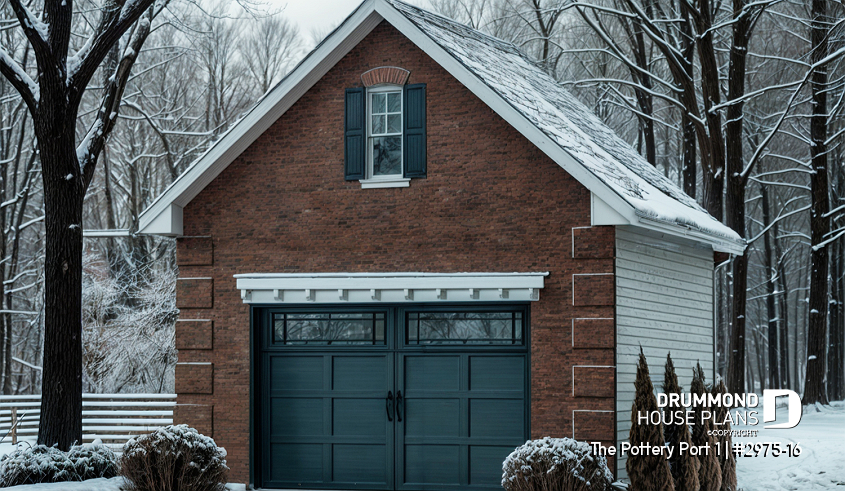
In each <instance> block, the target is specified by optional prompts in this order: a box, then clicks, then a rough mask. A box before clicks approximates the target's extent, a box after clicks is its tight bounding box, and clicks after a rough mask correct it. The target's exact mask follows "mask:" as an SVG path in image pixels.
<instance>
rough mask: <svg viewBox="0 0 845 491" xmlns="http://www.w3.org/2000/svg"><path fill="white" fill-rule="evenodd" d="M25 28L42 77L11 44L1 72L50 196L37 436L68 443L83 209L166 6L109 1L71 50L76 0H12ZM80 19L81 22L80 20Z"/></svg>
mask: <svg viewBox="0 0 845 491" xmlns="http://www.w3.org/2000/svg"><path fill="white" fill-rule="evenodd" d="M9 3H10V5H11V7H12V10H13V11H14V14H15V18H16V20H17V23H18V25H17V29H19V30H20V31H21V32H22V34H23V35H24V36H25V37H26V39H27V41H28V43H29V46H30V47H31V49H32V52H33V55H34V57H35V61H36V76H35V78H33V77H32V76H30V74H29V73H28V71H27V70H26V67H25V66H22V65H21V63H20V62H19V60H16V59H14V58H13V56H12V55H10V54H9V53H8V52H7V51H5V50H0V72H2V73H3V75H4V76H5V77H6V79H7V80H8V81H9V83H10V84H11V85H12V86H13V87H14V88H15V89H16V90H17V91H18V93H19V94H20V96H21V98H22V100H23V101H24V103H25V104H26V106H27V108H28V109H29V112H30V115H31V117H32V119H33V125H34V133H35V136H36V138H37V141H38V151H39V158H40V160H41V171H42V179H43V183H44V199H45V227H46V254H45V327H46V330H45V341H44V350H45V351H44V379H43V398H42V410H41V423H40V428H39V435H38V441H39V443H44V444H48V445H53V444H58V446H59V448H61V449H64V450H67V449H68V448H70V446H71V445H72V444H73V443H74V442H76V441H80V440H81V437H82V418H81V414H82V339H81V328H82V326H81V318H82V315H81V314H82V313H81V300H82V298H81V297H82V210H83V199H84V197H85V194H86V191H87V189H88V185H89V184H90V183H91V179H92V177H93V175H94V169H95V168H96V163H97V158H98V157H99V154H100V152H101V151H102V149H103V147H104V145H105V141H106V138H107V136H108V134H109V132H110V131H111V129H112V127H113V126H114V122H115V119H116V118H115V116H116V113H117V111H118V110H119V103H120V99H121V97H122V95H123V89H124V88H125V85H126V81H127V79H128V78H129V74H130V71H131V69H132V66H133V64H134V63H135V60H136V59H137V56H138V52H139V51H140V49H141V47H142V46H143V44H144V41H145V40H146V38H147V36H148V35H149V32H150V27H151V23H152V20H153V18H154V17H155V15H156V14H157V13H158V12H160V11H161V8H162V7H163V5H161V4H159V5H158V6H157V7H152V8H151V5H152V4H153V0H137V1H132V2H123V1H120V0H109V1H106V2H105V3H104V4H103V5H102V6H101V8H100V9H98V10H97V13H98V14H99V15H98V17H99V19H98V20H97V21H96V22H95V23H94V27H93V29H92V30H91V32H90V34H89V35H88V36H87V39H86V41H85V43H84V44H83V45H82V46H81V47H80V48H79V49H78V50H77V51H76V52H75V53H74V54H70V49H71V32H72V29H73V28H74V25H75V22H74V17H75V16H76V17H77V18H78V19H80V20H81V16H80V15H77V14H76V13H75V11H74V9H73V2H72V0H62V1H58V0H46V1H45V3H44V7H43V9H42V13H41V15H40V16H36V15H35V14H34V13H33V12H32V11H31V10H30V8H29V7H27V6H26V5H24V4H23V3H22V2H21V1H20V0H10V2H9ZM76 24H78V23H76ZM127 32H128V33H129V37H128V38H127V41H126V43H125V44H122V45H121V48H122V49H121V52H120V59H119V61H118V63H117V65H116V66H115V69H114V72H113V76H112V77H111V78H110V79H109V80H110V82H109V84H108V85H107V86H106V87H105V89H104V90H103V93H102V96H101V98H100V109H99V111H98V112H97V116H96V117H95V118H94V121H93V123H92V124H91V125H90V126H89V129H88V131H87V132H86V135H85V137H84V138H82V139H81V141H79V142H77V138H76V127H77V122H78V111H79V107H80V103H81V102H82V98H83V95H84V94H85V92H86V89H87V88H88V85H89V83H90V82H91V80H92V78H93V77H94V74H95V73H96V72H97V70H98V68H99V67H100V65H101V64H102V62H103V60H104V59H105V57H106V55H108V54H109V52H110V51H111V50H112V49H113V47H114V46H115V45H117V44H118V43H120V40H121V38H122V37H123V35H124V34H126V33H127Z"/></svg>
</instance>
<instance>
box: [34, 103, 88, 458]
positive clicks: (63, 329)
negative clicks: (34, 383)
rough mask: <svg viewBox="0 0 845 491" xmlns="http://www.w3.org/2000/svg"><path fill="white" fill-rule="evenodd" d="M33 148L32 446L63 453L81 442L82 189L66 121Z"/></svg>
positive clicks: (42, 133) (70, 129)
mask: <svg viewBox="0 0 845 491" xmlns="http://www.w3.org/2000/svg"><path fill="white" fill-rule="evenodd" d="M57 119H58V118H57ZM55 126H60V125H59V124H56V125H55ZM38 148H39V150H40V152H41V162H42V172H43V179H44V200H45V201H44V208H45V216H44V224H45V229H46V251H45V260H44V315H45V319H46V321H45V332H44V374H43V381H42V387H41V393H42V398H41V418H40V424H39V428H38V443H42V444H45V445H53V444H58V447H59V449H61V450H65V451H66V450H68V449H69V448H70V447H71V445H73V444H74V443H81V442H82V202H83V197H84V196H85V186H84V185H83V182H82V177H80V173H79V171H78V164H77V159H76V147H75V145H74V135H73V124H72V123H68V124H67V125H66V127H65V128H61V127H59V128H49V130H48V131H39V138H38ZM73 167H76V168H77V169H73ZM62 169H64V171H62ZM73 170H75V171H76V172H73ZM74 176H75V177H74ZM68 177H71V178H70V179H68Z"/></svg>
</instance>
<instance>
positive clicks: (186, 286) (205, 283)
mask: <svg viewBox="0 0 845 491" xmlns="http://www.w3.org/2000/svg"><path fill="white" fill-rule="evenodd" d="M213 291H214V280H212V279H211V278H179V279H177V280H176V308H179V309H203V308H211V307H212V306H213V302H214V296H213V294H212V293H213Z"/></svg>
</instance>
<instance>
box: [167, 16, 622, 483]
mask: <svg viewBox="0 0 845 491" xmlns="http://www.w3.org/2000/svg"><path fill="white" fill-rule="evenodd" d="M381 66H397V67H402V68H405V69H407V70H409V71H410V78H409V80H408V83H412V84H414V83H425V84H426V94H427V121H428V126H427V131H428V147H427V152H428V160H427V162H428V177H427V178H426V179H413V180H412V181H411V183H410V187H408V188H387V189H361V185H360V183H359V182H357V181H349V182H347V181H345V180H344V176H343V158H344V156H343V114H344V106H343V102H344V89H345V88H347V87H360V86H361V85H362V81H361V74H363V73H365V72H366V71H367V70H370V69H372V68H377V67H381ZM183 220H184V234H185V235H186V236H208V237H211V243H212V246H213V251H214V252H213V256H214V257H213V264H202V265H201V264H196V260H195V259H189V260H188V261H187V262H186V261H183V255H184V254H188V255H189V256H190V255H191V254H193V253H191V252H189V250H188V249H186V248H185V247H184V246H183V247H182V248H180V249H179V252H178V254H179V269H180V276H181V277H183V278H191V277H193V278H197V277H210V278H213V281H214V286H213V302H212V303H211V304H204V306H199V307H196V308H193V309H191V311H190V312H189V314H190V315H189V316H187V315H186V312H185V311H183V314H182V318H184V319H187V318H192V319H210V320H213V321H214V325H213V331H214V332H213V336H214V349H213V350H197V349H193V350H184V351H180V352H179V361H180V362H212V363H214V376H213V394H187V393H183V392H182V391H179V394H178V403H179V404H200V405H214V439H215V440H216V441H217V443H218V444H220V445H222V446H224V447H226V450H227V451H228V457H227V460H228V462H229V466H230V467H231V475H230V478H231V480H232V481H233V482H247V481H248V479H249V467H248V466H249V421H250V413H249V400H250V397H249V395H250V394H249V391H250V332H249V328H250V324H249V318H250V313H249V307H248V306H247V305H245V304H244V303H243V302H242V301H241V297H240V292H239V291H238V290H237V289H236V283H235V279H234V278H233V277H232V275H234V274H240V273H261V272H267V273H270V272H272V273H294V272H397V271H421V272H461V271H468V272H511V271H520V272H529V271H535V272H536V271H549V272H550V276H549V277H548V278H546V282H545V288H544V289H543V290H542V291H541V292H540V300H539V301H537V302H532V303H531V312H530V316H531V334H530V347H531V354H530V356H531V394H530V396H531V409H530V411H531V436H532V437H533V438H538V437H543V436H554V437H563V436H569V435H571V434H572V431H573V430H572V424H573V421H572V411H573V410H575V409H589V410H611V411H612V410H614V399H613V394H614V377H613V375H612V373H610V374H605V376H604V377H600V378H594V379H592V380H591V383H592V384H593V389H594V390H599V391H600V392H602V393H607V394H610V396H609V397H607V398H594V397H586V398H585V397H573V395H572V376H571V373H572V366H573V365H613V364H614V349H612V348H590V349H577V350H576V349H573V348H572V341H571V340H572V332H571V330H572V327H571V326H572V319H575V318H584V317H613V306H612V301H611V302H610V303H608V302H605V301H602V302H600V303H598V304H595V303H589V302H588V304H586V305H579V306H573V304H572V275H573V274H585V273H601V272H607V271H613V259H612V255H610V256H608V255H607V254H606V252H602V253H601V254H600V255H599V256H600V257H593V256H592V255H590V254H589V253H588V252H584V253H583V254H582V253H579V257H578V258H573V257H572V256H573V250H572V237H573V235H572V229H573V228H575V227H588V226H590V193H589V191H588V190H587V189H586V188H584V187H583V186H581V185H580V184H579V183H578V182H577V181H575V179H573V178H572V177H571V176H569V175H568V174H567V173H566V172H565V171H563V170H562V169H561V168H560V167H559V166H558V165H557V164H555V163H554V162H553V161H552V160H551V159H549V158H548V157H546V156H545V155H544V154H543V153H542V152H541V151H540V150H538V149H537V148H536V147H535V146H534V145H533V144H531V143H530V142H529V141H528V140H526V139H525V138H524V137H522V136H521V135H520V134H519V133H518V132H517V131H516V130H514V129H513V128H512V127H511V126H510V125H508V124H507V123H506V122H505V121H503V120H502V119H501V118H500V117H499V116H497V115H496V114H495V113H494V112H493V111H492V110H491V109H490V108H488V107H487V106H486V105H485V104H484V103H483V102H481V101H480V100H479V99H478V98H476V97H475V96H474V95H473V94H472V93H471V92H470V91H469V90H467V89H466V88H465V87H463V86H462V85H461V84H460V83H459V82H458V81H457V80H455V78H454V77H452V76H451V75H449V74H448V73H447V72H446V71H445V70H444V69H442V68H441V67H440V66H439V65H437V64H436V63H435V62H434V61H433V60H432V59H431V58H429V57H428V56H427V55H426V54H425V53H423V52H422V51H421V50H419V49H418V48H416V47H415V46H414V45H413V44H412V43H411V42H410V41H409V40H407V39H406V38H404V37H403V36H402V35H401V34H400V33H398V31H396V30H395V29H394V28H393V27H391V26H390V25H389V24H387V23H384V22H382V23H381V24H380V25H379V26H377V27H376V28H375V29H374V30H373V31H372V32H371V33H370V34H369V35H368V36H367V37H366V38H365V39H364V40H362V41H361V43H359V45H358V46H357V47H355V48H353V49H352V51H350V52H349V53H348V54H347V55H346V56H345V57H344V58H343V59H342V60H341V61H340V62H339V63H338V64H337V65H336V66H335V67H333V68H332V69H331V70H330V71H329V72H328V73H327V74H326V75H325V76H324V77H323V78H322V79H321V80H320V81H318V82H317V83H316V84H315V85H314V86H313V87H312V88H311V89H310V90H309V91H308V92H307V93H306V94H305V95H304V96H303V97H302V98H301V99H300V100H299V101H298V102H297V103H296V104H294V105H293V106H292V107H291V108H290V109H289V110H288V111H287V112H286V113H285V114H284V115H283V116H282V117H281V118H280V119H279V120H278V121H276V122H275V123H274V124H273V125H272V126H271V127H270V128H269V129H268V130H267V131H265V132H264V134H262V135H261V136H260V137H259V138H258V139H257V140H256V141H255V142H254V143H253V144H252V145H251V146H249V147H248V148H247V149H246V150H245V151H244V152H243V153H242V154H241V155H240V156H239V157H238V158H237V159H236V160H235V161H234V162H232V164H230V165H229V166H228V168H226V169H225V170H224V171H223V172H222V173H221V174H220V175H219V176H218V177H217V178H216V179H215V180H214V181H212V182H211V183H210V184H209V185H208V186H207V187H206V188H205V189H204V190H203V191H202V192H201V193H200V194H199V195H198V196H197V197H196V198H194V199H193V200H192V201H191V202H190V203H189V204H188V205H187V206H186V207H185V208H184V213H183ZM608 230H610V231H604V232H597V233H595V235H594V236H592V237H591V238H590V242H591V244H592V246H593V247H596V248H598V249H600V250H602V251H607V250H611V251H612V250H613V241H614V234H613V233H612V230H611V229H610V228H608ZM193 255H194V256H196V254H193ZM591 292H592V293H591V294H594V295H597V296H599V297H601V298H605V299H606V298H611V299H612V296H613V277H612V276H611V277H609V281H607V280H605V281H603V282H599V283H598V284H596V285H593V290H592V291H591ZM602 335H604V334H602ZM579 336H580V334H579ZM583 336H585V337H587V338H589V336H590V334H589V333H584V334H583ZM600 344H601V345H602V346H605V345H607V343H606V342H602V343H600ZM181 375H182V373H181V372H177V390H178V388H179V384H180V382H179V378H180V377H181ZM607 424H608V425H609V426H611V428H610V430H609V431H613V429H612V420H609V422H608V423H607ZM259 431H260V430H259ZM605 431H608V430H607V429H605Z"/></svg>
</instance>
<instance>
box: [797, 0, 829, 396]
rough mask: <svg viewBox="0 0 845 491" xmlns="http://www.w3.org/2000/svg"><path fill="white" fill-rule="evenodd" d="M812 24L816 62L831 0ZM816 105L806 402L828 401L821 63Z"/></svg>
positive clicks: (818, 8) (816, 11) (823, 51)
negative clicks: (826, 384) (826, 386)
mask: <svg viewBox="0 0 845 491" xmlns="http://www.w3.org/2000/svg"><path fill="white" fill-rule="evenodd" d="M811 2H812V5H811V12H812V24H811V32H810V39H811V41H812V43H813V49H812V52H811V54H810V60H811V61H812V63H813V64H814V65H816V64H817V63H818V62H819V61H821V60H822V59H824V57H825V56H826V55H827V46H828V42H827V35H828V32H829V29H830V24H829V22H830V19H829V18H828V16H827V0H811ZM811 87H812V101H813V102H812V107H813V115H812V117H811V118H810V141H811V143H810V155H811V162H810V163H811V166H812V168H813V173H812V174H810V192H811V193H812V203H811V208H810V239H811V243H812V245H813V247H812V249H811V253H810V262H811V264H810V302H809V307H810V317H809V321H808V324H807V371H806V373H805V377H804V397H803V399H802V401H803V403H804V404H815V403H821V404H827V402H828V400H827V391H826V390H825V383H824V376H825V368H826V367H825V354H826V351H827V350H826V346H825V345H826V344H827V329H826V327H827V326H826V324H827V309H828V299H827V291H828V290H827V281H828V277H827V275H828V260H829V259H828V248H827V247H826V246H824V245H821V243H822V242H824V240H825V238H826V237H825V236H826V235H827V233H828V232H829V231H830V218H829V217H826V216H825V215H826V214H827V213H828V211H830V200H829V196H828V188H829V186H828V169H827V145H826V143H825V142H826V140H827V90H828V87H827V66H826V65H821V66H818V67H816V68H815V69H814V70H813V74H812V83H811Z"/></svg>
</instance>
